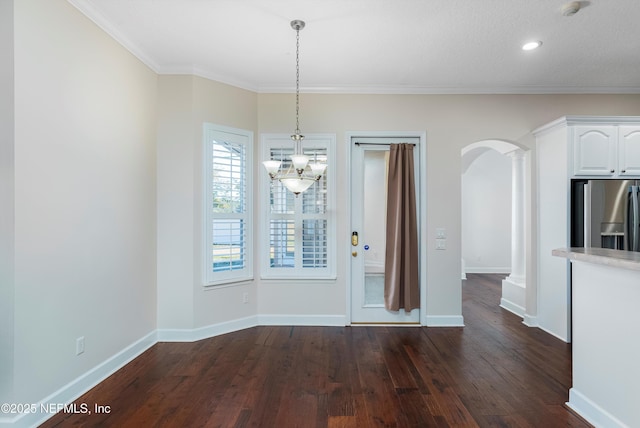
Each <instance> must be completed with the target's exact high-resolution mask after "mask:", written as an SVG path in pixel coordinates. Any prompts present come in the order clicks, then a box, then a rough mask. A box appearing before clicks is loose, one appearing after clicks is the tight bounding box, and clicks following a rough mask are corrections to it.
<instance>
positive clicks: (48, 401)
mask: <svg viewBox="0 0 640 428" xmlns="http://www.w3.org/2000/svg"><path fill="white" fill-rule="evenodd" d="M156 342H157V337H156V331H155V330H154V331H152V332H151V333H149V334H147V335H146V336H144V337H143V338H141V339H139V340H137V341H136V342H134V343H132V344H131V345H129V346H127V347H126V348H124V349H123V350H122V351H120V352H118V353H117V354H115V355H114V356H112V357H111V358H109V359H107V360H106V361H104V362H102V363H100V364H98V365H97V366H95V367H94V368H93V369H91V370H89V371H88V372H86V373H84V374H83V375H81V376H80V377H78V378H76V379H75V380H73V381H71V382H70V383H68V384H67V385H65V386H63V387H62V388H60V389H59V390H57V391H56V392H54V393H53V394H51V395H49V396H48V397H46V398H44V399H42V400H40V402H38V403H36V405H35V410H36V412H34V413H24V414H23V415H22V416H19V417H17V418H14V419H11V420H8V421H4V420H2V421H0V424H5V423H8V424H10V425H11V426H12V427H15V428H18V427H20V428H22V427H34V426H38V425H40V424H41V423H43V422H44V421H46V420H47V419H49V418H50V417H52V416H53V415H54V414H55V412H52V413H45V412H42V410H46V409H47V408H49V407H48V406H50V405H52V404H53V405H58V404H69V403H72V402H73V401H74V400H76V399H77V398H78V397H80V396H82V395H83V394H84V393H86V392H87V391H89V390H90V389H91V388H93V387H94V386H96V385H97V384H99V383H100V382H102V381H103V380H105V379H106V378H108V377H109V376H111V375H112V374H113V373H115V372H116V371H118V370H120V369H121V368H122V367H124V366H125V365H127V364H128V363H129V362H130V361H132V360H133V359H134V358H136V357H138V356H139V355H140V354H142V353H143V352H144V351H146V350H147V349H149V348H151V347H152V346H153V345H154V344H155V343H156ZM53 408H55V406H54V407H53Z"/></svg>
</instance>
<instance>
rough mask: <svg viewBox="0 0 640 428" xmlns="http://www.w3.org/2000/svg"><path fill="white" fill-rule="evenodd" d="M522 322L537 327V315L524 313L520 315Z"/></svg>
mask: <svg viewBox="0 0 640 428" xmlns="http://www.w3.org/2000/svg"><path fill="white" fill-rule="evenodd" d="M522 324H524V325H526V326H527V327H538V317H537V316H534V315H528V314H524V316H523V317H522Z"/></svg>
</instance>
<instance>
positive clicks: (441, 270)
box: [255, 94, 640, 321]
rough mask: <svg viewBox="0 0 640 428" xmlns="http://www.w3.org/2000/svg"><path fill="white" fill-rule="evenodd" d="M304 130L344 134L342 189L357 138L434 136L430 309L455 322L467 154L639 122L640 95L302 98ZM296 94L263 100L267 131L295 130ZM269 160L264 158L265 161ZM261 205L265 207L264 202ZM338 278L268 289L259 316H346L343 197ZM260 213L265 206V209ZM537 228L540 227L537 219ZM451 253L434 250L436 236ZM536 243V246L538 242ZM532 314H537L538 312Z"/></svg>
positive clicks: (430, 141) (341, 197)
mask: <svg viewBox="0 0 640 428" xmlns="http://www.w3.org/2000/svg"><path fill="white" fill-rule="evenodd" d="M300 98H301V105H303V106H304V107H303V108H302V109H301V112H300V115H301V127H302V131H303V132H307V133H316V132H317V133H322V132H330V133H336V134H337V141H338V144H337V159H338V162H337V165H336V167H335V168H336V173H337V181H338V183H348V177H349V176H348V168H349V165H348V150H349V145H348V142H347V141H346V140H345V138H346V137H345V136H346V133H347V132H349V131H424V130H426V133H427V171H426V173H427V189H426V198H427V241H426V242H423V243H422V245H426V248H427V260H428V262H427V296H426V297H427V308H426V312H427V315H428V316H429V317H433V319H435V320H436V321H438V320H439V319H443V318H442V317H451V316H453V317H456V316H460V315H461V313H462V306H461V281H460V276H461V272H460V269H461V267H460V258H461V255H462V254H461V247H460V242H461V232H460V231H461V194H460V188H461V168H460V151H461V149H462V148H463V147H465V146H467V145H468V144H470V143H473V142H476V141H483V140H489V139H504V140H507V141H514V142H519V143H522V144H523V145H524V146H526V147H529V148H532V147H533V141H534V140H533V139H532V138H531V135H530V132H531V130H533V129H535V128H536V127H538V126H540V125H542V124H544V123H547V122H549V121H551V120H553V119H556V118H558V117H560V116H563V115H565V114H567V113H568V112H571V113H572V114H592V115H595V114H601V115H617V114H620V115H636V114H638V113H640V96H639V95H357V94H349V95H336V94H302V95H301V96H300ZM294 108H295V98H294V95H292V94H259V95H258V124H259V131H260V132H266V133H277V132H286V131H287V130H289V129H290V128H291V120H292V118H294V117H295V110H294ZM261 160H262V159H259V158H256V162H258V161H261ZM255 203H256V207H259V205H258V200H257V199H256V201H255ZM337 206H338V212H337V236H338V254H337V257H338V271H337V278H338V279H337V280H336V281H335V282H330V283H317V284H316V283H309V282H308V281H307V282H295V281H292V282H288V283H286V284H283V283H273V284H272V283H269V284H265V283H261V284H258V286H259V287H260V288H259V289H260V301H259V305H258V313H282V314H287V313H310V314H318V313H320V314H344V313H345V311H346V291H347V287H348V276H347V266H348V265H349V259H350V257H351V254H350V247H349V245H350V244H349V242H350V237H351V231H350V226H349V213H348V212H347V209H346V207H348V206H349V194H348V191H347V189H346V188H345V186H340V187H339V194H338V195H337ZM258 209H259V208H258ZM534 222H535V219H534ZM438 227H444V228H445V229H446V231H447V250H446V251H436V250H435V231H436V228H438ZM531 245H533V244H531ZM531 315H533V314H531Z"/></svg>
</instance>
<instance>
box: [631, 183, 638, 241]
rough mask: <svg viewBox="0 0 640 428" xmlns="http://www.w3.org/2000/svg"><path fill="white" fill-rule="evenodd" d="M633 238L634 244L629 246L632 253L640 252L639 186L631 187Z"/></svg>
mask: <svg viewBox="0 0 640 428" xmlns="http://www.w3.org/2000/svg"><path fill="white" fill-rule="evenodd" d="M631 209H632V212H631V219H630V222H631V231H630V232H631V236H632V237H633V242H632V244H631V245H630V246H629V249H630V250H631V251H640V211H639V210H638V186H631Z"/></svg>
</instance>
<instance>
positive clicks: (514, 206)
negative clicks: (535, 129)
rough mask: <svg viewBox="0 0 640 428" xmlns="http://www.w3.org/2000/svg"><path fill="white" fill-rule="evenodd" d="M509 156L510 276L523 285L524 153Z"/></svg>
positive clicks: (514, 153) (512, 279)
mask: <svg viewBox="0 0 640 428" xmlns="http://www.w3.org/2000/svg"><path fill="white" fill-rule="evenodd" d="M509 156H511V275H509V278H510V279H511V281H513V282H515V283H516V284H521V285H522V286H524V283H525V270H524V268H525V257H524V254H525V247H524V244H525V241H524V223H525V221H524V220H525V218H524V216H525V210H524V205H525V186H524V185H525V183H524V180H525V177H524V152H523V151H522V150H520V149H518V150H515V151H513V152H511V153H509Z"/></svg>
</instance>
